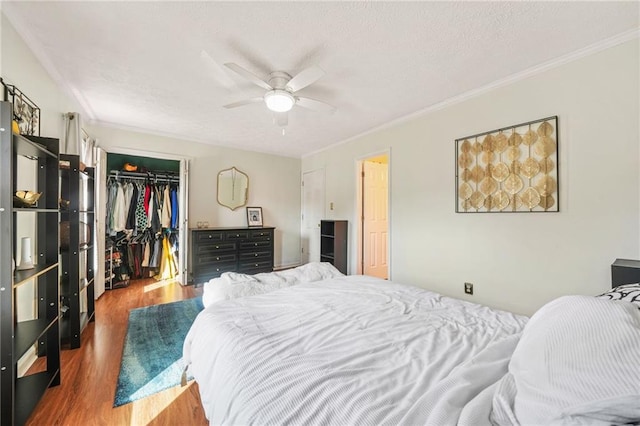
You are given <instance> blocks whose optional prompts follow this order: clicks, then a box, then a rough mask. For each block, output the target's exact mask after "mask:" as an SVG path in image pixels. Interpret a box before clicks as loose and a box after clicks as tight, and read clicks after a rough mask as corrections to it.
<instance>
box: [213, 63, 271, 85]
mask: <svg viewBox="0 0 640 426" xmlns="http://www.w3.org/2000/svg"><path fill="white" fill-rule="evenodd" d="M224 66H225V67H227V68H229V69H230V70H231V71H233V72H235V73H236V74H239V75H241V76H243V77H244V78H246V79H247V80H249V81H250V82H252V83H253V84H255V85H257V86H260V87H262V88H263V89H266V90H273V87H271V85H269V83H267V82H266V81H264V80H262V79H261V78H260V77H258V76H257V75H255V74H254V73H252V72H251V71H247V70H246V69H244V68H242V67H241V66H240V65H238V64H234V63H233V62H227V63H226V64H224Z"/></svg>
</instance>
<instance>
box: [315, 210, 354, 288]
mask: <svg viewBox="0 0 640 426" xmlns="http://www.w3.org/2000/svg"><path fill="white" fill-rule="evenodd" d="M347 227H348V223H347V221H346V220H321V221H320V261H321V262H329V263H331V264H332V265H333V266H335V267H336V269H337V270H339V271H340V272H342V273H343V274H345V275H346V274H347Z"/></svg>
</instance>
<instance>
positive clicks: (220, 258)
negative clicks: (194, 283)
mask: <svg viewBox="0 0 640 426" xmlns="http://www.w3.org/2000/svg"><path fill="white" fill-rule="evenodd" d="M237 259H238V257H237V255H236V254H235V253H227V254H222V253H217V254H216V253H210V254H203V255H200V256H198V257H197V259H196V265H198V266H202V265H209V264H216V263H220V262H223V263H224V262H226V263H229V262H233V263H235V262H236V260H237Z"/></svg>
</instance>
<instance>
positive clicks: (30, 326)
mask: <svg viewBox="0 0 640 426" xmlns="http://www.w3.org/2000/svg"><path fill="white" fill-rule="evenodd" d="M57 319H58V317H55V318H54V319H46V318H38V319H35V320H30V321H22V322H19V323H17V324H16V325H15V330H14V333H15V340H14V349H15V352H16V357H17V358H20V357H21V356H22V355H24V354H25V352H27V350H28V349H29V347H31V346H32V345H33V344H34V343H36V342H37V341H38V338H39V337H40V336H42V335H43V334H44V332H45V331H47V330H48V329H49V327H51V325H53V324H54V323H55V322H56V320H57Z"/></svg>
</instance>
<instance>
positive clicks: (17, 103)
mask: <svg viewBox="0 0 640 426" xmlns="http://www.w3.org/2000/svg"><path fill="white" fill-rule="evenodd" d="M0 83H2V85H3V92H4V93H3V97H4V98H3V99H4V100H5V101H10V102H11V104H12V105H13V120H15V121H16V122H17V124H18V128H19V130H20V134H21V135H35V136H40V107H38V105H36V104H35V103H34V102H33V101H32V100H31V99H29V97H28V96H27V95H25V94H24V93H22V92H21V91H20V89H18V88H17V87H16V86H14V85H12V84H7V83H5V82H4V80H2V79H1V78H0Z"/></svg>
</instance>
